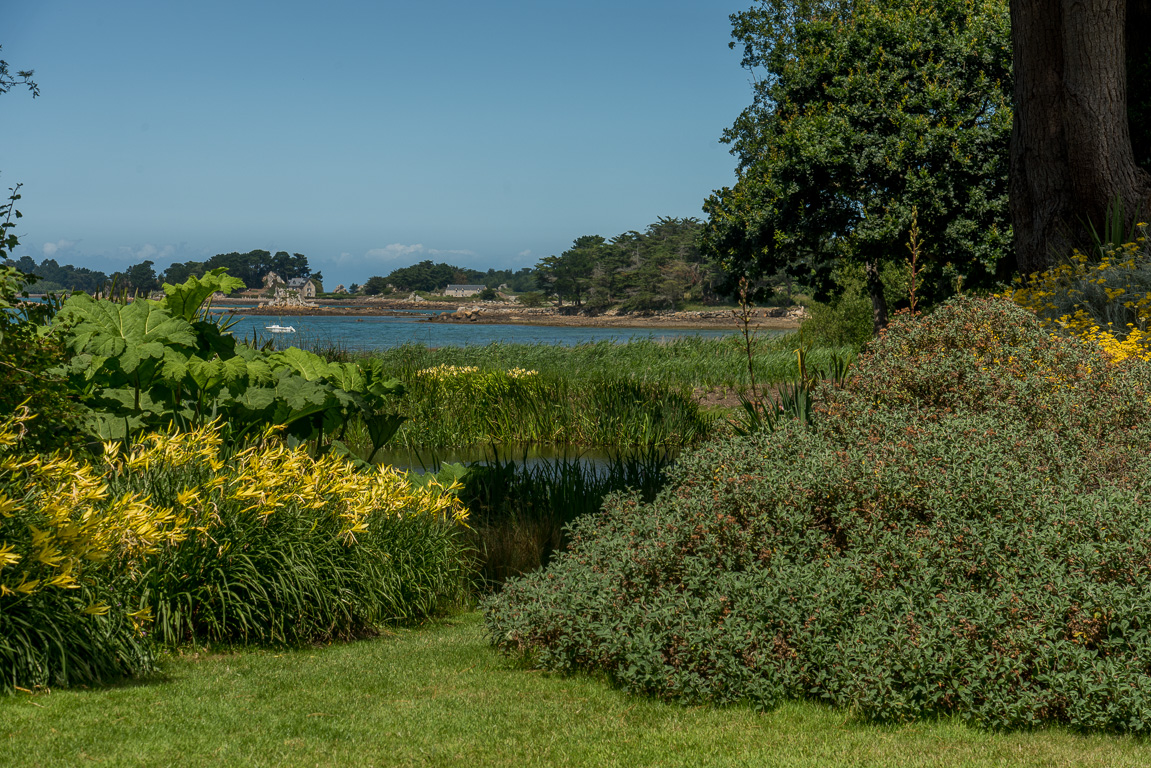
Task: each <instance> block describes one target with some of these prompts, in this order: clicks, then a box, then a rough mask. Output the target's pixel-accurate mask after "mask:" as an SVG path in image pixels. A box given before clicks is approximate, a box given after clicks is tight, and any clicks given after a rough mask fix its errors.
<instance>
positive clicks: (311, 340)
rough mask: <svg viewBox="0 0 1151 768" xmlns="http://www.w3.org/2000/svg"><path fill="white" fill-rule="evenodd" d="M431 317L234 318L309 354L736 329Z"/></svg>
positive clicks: (236, 330)
mask: <svg viewBox="0 0 1151 768" xmlns="http://www.w3.org/2000/svg"><path fill="white" fill-rule="evenodd" d="M428 314H431V313H427V312H422V313H419V314H418V315H416V314H413V317H354V316H331V315H320V316H317V315H303V316H300V315H292V316H288V315H285V316H284V317H282V318H278V317H275V316H268V315H260V316H251V315H234V316H233V317H232V319H233V320H234V321H235V325H234V326H233V327H232V329H231V330H232V333H233V335H235V336H236V337H237V338H241V339H251V338H252V335H253V334H255V335H256V336H257V337H258V338H259V339H261V340H273V341H274V342H275V344H276V347H277V348H283V347H289V346H291V347H303V348H305V349H311V348H324V347H332V346H338V347H342V348H344V349H348V350H355V351H365V352H366V351H371V350H373V349H390V348H392V347H398V346H401V345H403V344H408V343H415V344H423V345H425V346H428V347H449V346H454V347H462V346H468V345H484V344H491V343H493V342H499V343H503V344H559V345H563V346H574V345H576V344H581V343H584V342H594V341H603V340H612V341H619V342H625V341H628V340H630V339H657V340H661V339H662V340H668V339H674V338H679V337H682V336H704V337H709V338H711V337H716V336H729V335H731V334H732V333H734V330H733V329H722V330H719V329H679V328H676V329H658V328H656V329H653V328H573V327H569V326H542V325H463V324H458V323H430V322H427V320H426V319H425V318H426V317H427V315H428ZM269 325H285V326H292V327H293V328H295V329H296V332H295V333H272V332H271V331H269V330H268V329H267V326H269Z"/></svg>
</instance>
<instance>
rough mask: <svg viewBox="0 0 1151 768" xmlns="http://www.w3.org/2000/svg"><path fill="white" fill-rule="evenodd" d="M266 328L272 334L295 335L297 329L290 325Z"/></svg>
mask: <svg viewBox="0 0 1151 768" xmlns="http://www.w3.org/2000/svg"><path fill="white" fill-rule="evenodd" d="M264 328H266V329H268V330H269V331H271V332H272V333H295V332H296V329H295V328H293V327H292V326H290V325H265V326H264Z"/></svg>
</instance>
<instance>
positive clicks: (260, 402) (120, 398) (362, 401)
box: [59, 269, 402, 452]
mask: <svg viewBox="0 0 1151 768" xmlns="http://www.w3.org/2000/svg"><path fill="white" fill-rule="evenodd" d="M240 286H241V283H240V281H239V280H238V279H236V278H234V277H231V276H229V275H227V274H225V272H224V270H223V269H216V270H212V271H210V272H207V273H205V274H204V276H203V277H200V278H196V277H191V278H188V280H187V281H186V282H184V283H183V284H181V285H171V284H167V283H166V284H165V285H164V291H165V293H166V296H165V298H164V299H163V300H161V301H151V300H147V299H137V300H135V301H132V302H131V303H118V302H114V301H109V300H107V299H93V298H92V297H90V296H87V295H85V294H75V295H73V296H71V297H70V298H68V300H67V301H65V302H64V304H63V306H62V307H61V309H60V312H59V318H60V320H61V321H62V322H64V323H65V324H66V331H65V338H66V342H67V345H68V348H69V350H70V351H71V353H72V355H73V357H72V359H71V360H70V361H69V362H68V364H67V365H65V366H63V367H61V368H60V369H59V370H60V371H61V372H63V373H64V374H66V375H67V377H68V381H69V384H70V386H71V388H72V390H73V391H74V392H76V393H78V394H79V396H80V397H82V399H83V401H84V403H85V405H86V406H87V407H88V409H89V414H88V421H87V427H86V428H87V431H88V432H89V434H90V435H91V436H93V437H96V438H99V439H109V438H114V439H119V438H124V437H126V436H128V435H131V434H134V433H136V432H139V431H140V430H143V429H149V428H164V427H167V426H168V425H170V424H172V423H175V424H178V425H182V426H185V427H198V426H201V425H203V424H206V423H208V422H211V421H214V420H216V419H222V420H223V421H224V422H225V424H226V426H227V428H228V429H229V430H230V431H231V433H232V435H233V436H234V437H235V438H237V439H239V438H240V437H241V436H243V435H244V434H246V433H248V432H250V431H251V430H253V429H255V428H259V427H262V426H264V425H267V424H281V425H285V426H287V427H288V433H289V434H290V435H292V436H294V437H295V438H297V439H300V440H318V441H321V442H322V441H323V440H324V438H325V436H327V437H328V438H332V437H335V438H337V439H339V438H340V437H342V435H343V432H344V430H345V429H346V427H347V424H348V420H349V418H350V417H351V416H353V415H355V416H358V417H360V418H361V419H362V420H364V421H365V422H366V423H367V425H368V428H369V434H370V437H371V448H372V451H373V452H374V451H375V450H378V449H379V448H380V446H381V445H383V442H382V441H386V440H387V439H388V438H389V437H390V436H391V434H392V433H394V431H395V429H396V428H397V427H398V426H399V421H398V420H397V419H396V417H395V413H394V410H395V408H394V405H393V403H392V400H393V399H394V398H395V396H397V395H398V394H400V393H401V392H402V388H401V387H400V385H399V382H397V381H394V380H391V379H387V378H384V377H383V375H382V372H381V369H380V367H379V365H378V364H377V363H373V362H371V361H358V362H344V363H340V362H330V363H329V362H327V361H325V360H324V359H323V358H321V357H320V356H318V355H316V354H313V353H311V352H306V351H304V350H301V349H296V348H289V349H286V350H283V351H280V352H267V351H261V350H257V349H255V348H253V347H249V346H246V345H243V344H239V343H237V342H236V340H235V339H234V338H233V337H232V336H231V335H229V334H228V333H227V332H226V331H227V328H226V327H222V326H221V325H220V324H219V321H218V320H217V319H215V318H214V317H213V316H211V315H209V314H208V313H207V312H206V311H205V302H206V300H207V299H208V298H209V297H210V296H211V295H212V294H213V293H214V292H216V291H221V292H224V293H227V292H230V291H231V290H233V289H235V288H237V287H240Z"/></svg>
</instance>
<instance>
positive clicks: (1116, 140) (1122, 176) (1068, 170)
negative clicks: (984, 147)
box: [1011, 0, 1151, 272]
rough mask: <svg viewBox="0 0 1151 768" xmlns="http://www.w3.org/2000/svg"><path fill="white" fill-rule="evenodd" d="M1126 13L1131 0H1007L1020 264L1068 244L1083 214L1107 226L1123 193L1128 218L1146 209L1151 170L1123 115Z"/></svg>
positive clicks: (1139, 0)
mask: <svg viewBox="0 0 1151 768" xmlns="http://www.w3.org/2000/svg"><path fill="white" fill-rule="evenodd" d="M1131 2H1132V3H1133V5H1135V6H1137V7H1138V8H1137V9H1136V10H1142V9H1144V6H1145V5H1146V2H1145V0H1131ZM1126 21H1127V0H1012V2H1011V29H1012V39H1013V44H1014V57H1015V58H1014V62H1015V125H1014V130H1013V132H1012V137H1011V214H1012V219H1013V226H1014V230H1015V253H1016V261H1017V264H1018V266H1019V269H1020V271H1022V272H1033V271H1035V270H1039V269H1044V268H1046V267H1047V266H1050V265H1051V264H1052V263H1053V261H1054V260H1055V259H1057V258H1058V257H1059V256H1060V255H1063V254H1065V253H1067V252H1068V251H1070V249H1071V248H1072V247H1073V246H1074V245H1076V244H1078V243H1079V242H1080V239H1081V233H1082V231H1083V230H1084V229H1085V228H1086V223H1087V222H1091V223H1092V224H1093V225H1094V226H1095V228H1096V229H1097V230H1100V231H1101V229H1100V228H1101V226H1102V222H1103V216H1104V211H1105V210H1106V208H1107V206H1108V205H1109V204H1110V203H1112V202H1113V201H1114V200H1115V199H1116V198H1117V197H1118V198H1120V199H1122V201H1123V205H1124V209H1125V210H1126V212H1127V213H1128V216H1129V217H1134V216H1136V215H1142V214H1144V213H1145V212H1146V211H1147V210H1148V203H1149V202H1151V174H1148V173H1147V172H1146V171H1144V170H1142V169H1141V168H1139V167H1138V165H1136V163H1135V157H1134V154H1133V153H1132V149H1131V137H1130V133H1129V130H1128V123H1127V87H1126V33H1125V29H1126Z"/></svg>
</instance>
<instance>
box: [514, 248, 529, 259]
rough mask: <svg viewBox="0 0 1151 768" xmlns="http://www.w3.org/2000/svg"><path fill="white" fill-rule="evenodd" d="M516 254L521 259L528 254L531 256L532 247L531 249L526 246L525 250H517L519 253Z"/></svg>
mask: <svg viewBox="0 0 1151 768" xmlns="http://www.w3.org/2000/svg"><path fill="white" fill-rule="evenodd" d="M517 255H518V256H519V257H520V258H521V259H526V258H527V257H528V256H531V255H532V249H531V248H528V249H527V250H525V251H520V252H519V254H517Z"/></svg>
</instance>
